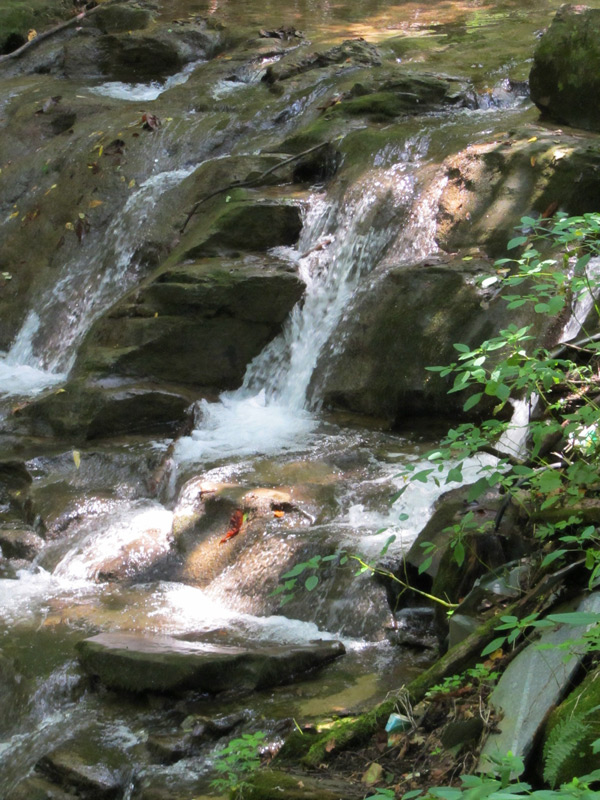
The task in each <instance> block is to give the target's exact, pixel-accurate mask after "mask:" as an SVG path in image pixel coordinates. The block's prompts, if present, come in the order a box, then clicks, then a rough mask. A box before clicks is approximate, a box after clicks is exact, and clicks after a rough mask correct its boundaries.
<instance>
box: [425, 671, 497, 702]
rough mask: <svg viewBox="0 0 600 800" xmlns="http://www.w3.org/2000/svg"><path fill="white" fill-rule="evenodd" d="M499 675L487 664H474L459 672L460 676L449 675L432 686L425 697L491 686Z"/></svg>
mask: <svg viewBox="0 0 600 800" xmlns="http://www.w3.org/2000/svg"><path fill="white" fill-rule="evenodd" d="M499 675H500V673H499V672H496V671H493V670H492V668H491V666H490V665H489V663H488V664H475V666H474V667H471V668H470V669H467V670H465V671H464V672H461V673H460V675H449V676H448V677H447V678H444V680H443V681H442V682H441V683H438V684H436V685H435V686H432V687H431V688H430V689H429V691H428V692H427V693H426V695H425V696H426V697H432V696H433V695H436V694H449V693H451V692H455V691H456V690H457V689H462V688H463V687H466V686H469V685H474V686H493V685H494V684H495V683H496V681H497V680H498V677H499Z"/></svg>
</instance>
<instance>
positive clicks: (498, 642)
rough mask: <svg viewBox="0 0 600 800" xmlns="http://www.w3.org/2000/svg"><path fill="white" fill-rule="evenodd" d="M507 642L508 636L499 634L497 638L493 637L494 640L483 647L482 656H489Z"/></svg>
mask: <svg viewBox="0 0 600 800" xmlns="http://www.w3.org/2000/svg"><path fill="white" fill-rule="evenodd" d="M505 642H506V636H498V638H497V639H492V641H491V642H490V643H489V644H488V645H487V646H486V647H484V648H483V650H482V651H481V655H482V656H489V654H490V653H495V652H496V650H499V649H500V648H501V647H502V646H503V645H504V643H505Z"/></svg>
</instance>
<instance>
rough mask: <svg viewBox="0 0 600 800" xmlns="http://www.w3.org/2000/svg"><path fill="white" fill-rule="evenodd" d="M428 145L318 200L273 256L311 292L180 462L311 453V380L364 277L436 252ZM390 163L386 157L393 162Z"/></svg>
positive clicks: (185, 447)
mask: <svg viewBox="0 0 600 800" xmlns="http://www.w3.org/2000/svg"><path fill="white" fill-rule="evenodd" d="M425 149H426V148H424V146H423V138H422V137H415V138H414V139H410V140H407V142H406V143H405V145H404V148H403V150H401V151H400V152H398V153H396V154H395V155H396V163H393V164H392V165H391V166H387V167H383V166H382V167H377V164H378V155H377V154H375V156H374V164H375V165H376V166H375V167H374V168H373V169H371V170H369V171H367V172H366V173H365V174H364V175H363V176H362V177H361V178H360V179H358V180H357V181H356V182H355V183H353V184H352V185H351V186H350V187H349V188H348V189H347V190H346V191H345V192H344V193H343V195H342V196H341V197H339V198H338V199H336V200H334V201H332V200H331V199H330V195H328V196H325V195H324V194H320V193H315V194H313V195H312V197H311V198H310V201H309V207H308V210H307V212H306V214H305V220H304V226H303V230H302V234H301V237H300V241H299V242H298V245H297V247H296V248H295V249H292V248H276V251H277V255H279V256H283V257H285V258H287V259H288V260H289V261H290V262H291V263H292V264H293V265H294V267H295V268H296V269H297V270H298V272H299V274H300V276H301V277H302V279H303V280H304V282H305V284H306V292H305V296H304V299H303V300H302V301H301V302H300V303H298V305H297V306H296V307H295V308H294V309H293V311H292V313H291V315H290V317H289V319H288V321H287V323H286V325H285V326H284V329H283V331H282V333H281V334H280V335H279V336H278V337H276V338H275V339H274V340H273V341H272V342H271V343H270V344H269V345H267V347H266V348H265V349H264V350H263V351H262V352H261V353H260V354H259V355H258V356H257V357H256V358H255V359H254V360H253V361H252V362H251V363H250V364H249V366H248V368H247V371H246V375H245V377H244V381H243V384H242V386H241V388H240V389H239V390H237V391H236V392H226V393H224V394H223V395H222V396H221V398H220V400H219V402H217V403H209V402H207V401H201V403H200V404H199V407H198V415H197V417H198V421H197V425H196V429H195V430H194V431H193V433H192V434H191V436H187V437H183V438H182V439H181V440H179V442H178V444H177V447H176V450H175V457H176V459H177V460H178V461H197V460H201V459H207V458H209V459H210V458H218V459H221V458H225V457H227V456H228V455H233V454H237V455H238V456H239V455H250V454H253V453H261V452H262V453H270V452H274V451H281V450H287V449H292V448H294V449H298V447H307V446H309V445H310V442H311V439H310V434H311V432H312V431H314V430H315V429H316V427H317V420H316V418H315V416H314V415H313V414H312V413H311V407H314V406H316V405H318V401H317V403H314V402H309V401H308V399H307V394H308V390H309V385H310V381H311V377H312V375H313V372H314V370H315V367H316V365H317V362H318V359H319V357H320V355H321V354H322V353H323V351H324V348H325V346H326V345H327V343H328V342H330V341H331V340H332V338H333V336H334V335H337V329H338V326H339V324H340V321H341V320H342V318H343V316H344V314H346V313H348V310H349V309H350V308H351V304H352V297H353V295H354V294H355V292H356V290H357V288H358V286H359V284H360V283H361V281H362V279H363V278H364V277H365V275H367V274H368V273H369V272H371V270H373V269H374V268H375V267H376V266H377V265H378V264H380V263H381V262H382V260H383V259H384V258H385V256H386V253H387V252H388V251H389V250H391V249H392V248H393V249H394V251H395V254H394V257H395V258H397V260H402V258H403V257H404V259H406V260H418V259H419V258H422V257H423V256H425V255H427V254H429V253H431V252H433V251H435V249H436V245H435V242H434V239H433V232H434V220H435V213H436V209H437V198H438V197H439V192H440V191H441V188H442V186H441V184H440V183H439V181H434V183H433V184H432V187H431V190H428V191H426V192H425V193H424V194H423V193H422V186H421V185H420V182H419V180H418V175H419V167H420V166H421V163H422V158H423V156H424V155H425ZM388 158H389V155H388ZM388 163H389V161H388Z"/></svg>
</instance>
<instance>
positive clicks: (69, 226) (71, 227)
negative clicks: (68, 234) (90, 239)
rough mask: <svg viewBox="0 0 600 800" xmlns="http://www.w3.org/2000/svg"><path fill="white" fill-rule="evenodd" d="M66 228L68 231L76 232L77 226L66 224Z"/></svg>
mask: <svg viewBox="0 0 600 800" xmlns="http://www.w3.org/2000/svg"><path fill="white" fill-rule="evenodd" d="M65 228H66V229H67V230H68V231H74V230H75V226H74V225H73V223H72V222H65Z"/></svg>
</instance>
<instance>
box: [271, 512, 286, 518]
mask: <svg viewBox="0 0 600 800" xmlns="http://www.w3.org/2000/svg"><path fill="white" fill-rule="evenodd" d="M273 516H274V517H277V519H281V517H285V511H274V512H273Z"/></svg>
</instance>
